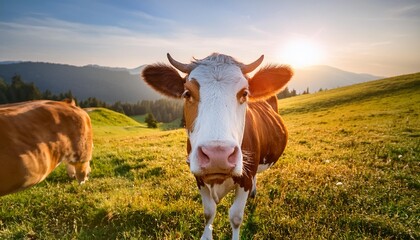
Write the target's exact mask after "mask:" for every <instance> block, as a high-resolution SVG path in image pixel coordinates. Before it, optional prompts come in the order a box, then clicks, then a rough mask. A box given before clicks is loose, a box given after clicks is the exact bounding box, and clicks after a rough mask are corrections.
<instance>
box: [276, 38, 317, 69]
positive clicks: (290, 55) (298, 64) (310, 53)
mask: <svg viewBox="0 0 420 240" xmlns="http://www.w3.org/2000/svg"><path fill="white" fill-rule="evenodd" d="M278 58H279V59H280V60H281V61H282V62H283V63H285V64H289V65H291V66H292V67H295V68H302V67H307V66H311V65H319V64H321V62H322V60H323V58H324V53H323V51H322V48H321V47H320V46H319V45H317V44H316V43H314V42H312V41H310V40H307V39H297V40H293V41H290V42H289V43H287V44H286V45H285V46H284V48H283V49H281V50H280V51H279V53H278Z"/></svg>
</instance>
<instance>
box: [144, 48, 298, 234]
mask: <svg viewBox="0 0 420 240" xmlns="http://www.w3.org/2000/svg"><path fill="white" fill-rule="evenodd" d="M263 58H264V56H261V57H260V58H259V59H258V60H256V61H255V62H253V63H251V64H247V65H245V64H243V63H241V62H238V61H236V60H235V59H233V58H232V57H230V56H226V55H223V54H218V53H214V54H212V55H210V56H208V57H206V58H204V59H202V60H196V61H193V62H191V63H190V64H184V63H180V62H177V61H176V60H174V59H173V58H172V57H171V56H170V55H169V54H168V60H169V62H170V63H171V64H172V65H173V66H174V67H175V68H177V69H178V70H179V71H181V72H184V73H186V74H187V76H185V78H183V77H181V76H180V75H179V74H178V72H177V71H176V70H175V69H173V68H172V67H170V66H167V65H164V64H155V65H149V66H147V67H146V68H145V69H144V70H143V78H144V80H145V81H146V82H147V83H148V84H149V85H150V86H152V87H153V88H154V89H156V90H157V91H159V92H160V93H162V94H165V95H167V96H169V97H173V98H184V118H185V125H186V129H187V133H188V139H187V151H188V158H187V163H188V164H189V167H190V171H191V173H193V174H194V176H195V178H196V181H197V185H198V187H199V190H200V194H201V200H202V203H203V206H204V217H205V220H206V221H205V225H206V226H205V227H204V233H203V235H202V236H201V239H212V231H213V227H212V223H213V221H214V218H215V215H216V205H217V204H218V203H219V201H220V200H221V199H222V198H223V197H224V196H225V195H226V194H227V193H228V192H229V191H231V190H235V197H234V200H233V204H232V206H231V208H230V209H229V219H230V224H231V227H232V239H239V229H240V225H241V223H242V220H243V214H244V210H245V205H246V201H247V199H248V197H249V196H254V195H255V193H256V174H257V172H261V171H263V170H265V169H267V168H269V167H270V166H272V165H273V164H274V163H275V162H276V161H277V160H278V159H279V157H280V155H281V154H282V153H283V151H284V149H285V147H286V143H287V130H286V127H285V125H284V123H283V120H282V119H281V117H280V116H279V114H278V113H277V111H278V109H277V99H276V97H275V94H277V93H278V92H279V91H281V89H282V88H284V87H285V86H286V84H287V82H288V81H289V80H290V78H291V77H292V75H293V71H292V70H291V69H290V68H289V67H287V66H282V65H268V66H266V67H264V68H261V69H260V70H259V71H258V72H257V73H255V74H254V76H253V77H248V76H247V75H246V74H247V73H249V72H252V71H253V70H255V69H256V68H257V67H258V66H259V65H260V64H261V62H262V60H263Z"/></svg>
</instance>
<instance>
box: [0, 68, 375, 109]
mask: <svg viewBox="0 0 420 240" xmlns="http://www.w3.org/2000/svg"><path fill="white" fill-rule="evenodd" d="M144 66H145V65H142V66H139V67H137V68H134V69H128V68H111V67H104V66H98V65H87V66H82V67H79V66H72V65H65V64H56V63H43V62H12V61H8V62H0V78H3V79H4V80H5V81H6V82H10V81H11V79H12V77H13V76H14V75H16V74H17V75H20V76H21V78H22V80H23V81H25V82H33V83H34V84H35V85H36V86H37V87H38V88H39V89H40V90H41V91H45V90H47V89H48V90H50V91H51V92H52V93H55V94H58V93H63V92H67V91H69V90H71V91H72V93H73V95H74V96H75V97H77V98H78V99H79V100H84V99H87V98H88V97H96V98H97V99H100V100H102V101H105V102H108V103H113V102H116V101H122V102H131V103H135V102H137V101H141V100H157V99H159V98H162V96H161V95H159V94H158V93H156V92H155V91H154V90H152V89H151V88H150V87H149V86H147V85H146V84H145V83H144V81H142V80H141V79H140V73H141V71H142V69H143V68H144ZM380 78H382V77H380V76H373V75H369V74H357V73H352V72H347V71H343V70H340V69H337V68H333V67H329V66H312V67H308V68H303V69H297V70H295V75H294V77H293V78H292V80H291V82H290V83H289V86H288V87H289V90H292V89H295V90H296V91H297V92H298V93H301V92H303V91H305V90H307V89H308V88H309V91H310V92H314V91H318V90H319V89H321V88H322V89H331V88H336V87H341V86H347V85H352V84H355V83H360V82H366V81H370V80H375V79H380Z"/></svg>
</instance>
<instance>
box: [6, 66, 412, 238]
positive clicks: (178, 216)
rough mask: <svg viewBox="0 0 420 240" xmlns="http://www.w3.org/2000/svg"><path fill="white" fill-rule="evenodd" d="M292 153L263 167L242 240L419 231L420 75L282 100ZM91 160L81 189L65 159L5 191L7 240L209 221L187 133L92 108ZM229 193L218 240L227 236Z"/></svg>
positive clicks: (180, 230) (185, 229)
mask: <svg viewBox="0 0 420 240" xmlns="http://www.w3.org/2000/svg"><path fill="white" fill-rule="evenodd" d="M279 103H280V113H281V114H282V116H283V118H284V120H285V122H286V125H287V126H288V129H289V134H290V141H289V143H288V146H287V148H286V151H285V154H284V155H283V156H282V157H281V159H280V160H279V162H278V163H277V164H276V165H274V166H273V167H272V168H271V169H270V170H268V171H266V172H264V173H262V174H260V175H258V195H257V197H256V198H255V199H252V200H250V201H249V202H248V205H247V208H246V211H245V216H244V223H243V225H242V232H241V233H242V239H419V238H420V205H419V203H420V116H419V115H420V73H418V74H412V75H405V76H400V77H395V78H389V79H384V80H379V81H373V82H368V83H363V84H358V85H354V86H351V87H345V88H339V89H334V90H330V91H324V92H320V93H316V94H311V95H303V96H299V97H293V98H289V99H285V100H281V101H280V102H279ZM90 115H91V117H92V122H93V124H94V134H95V138H94V144H95V149H94V157H93V162H92V173H91V176H90V179H89V181H88V182H87V183H86V184H85V185H82V186H78V184H77V183H76V182H75V181H70V180H69V179H68V178H67V176H66V173H65V169H64V168H63V166H60V167H59V168H58V169H57V170H56V171H55V172H54V173H53V174H52V175H50V176H49V177H48V178H47V179H46V181H44V182H42V183H41V184H39V185H37V186H35V187H33V188H31V189H29V190H26V191H23V192H20V193H16V194H12V195H8V196H4V197H2V198H0V239H197V238H199V237H200V235H201V233H202V230H203V227H204V226H203V225H204V217H203V210H202V206H201V200H200V195H199V193H198V191H197V187H196V184H195V181H194V178H193V176H192V175H191V174H190V173H189V169H188V166H187V165H186V163H185V160H186V150H185V147H186V146H185V145H186V143H185V140H186V134H185V131H184V130H182V129H179V130H172V131H162V130H160V129H155V130H152V129H148V128H146V125H145V124H142V123H139V122H136V121H133V120H132V119H130V118H127V117H125V116H123V115H119V114H116V113H114V112H111V111H108V110H105V109H97V110H93V111H91V112H90ZM231 202H232V195H228V196H227V197H226V198H225V199H223V200H222V202H221V204H220V205H219V206H218V213H217V215H216V220H215V224H214V238H215V239H229V238H230V226H229V220H228V214H227V213H228V208H229V206H230V204H231Z"/></svg>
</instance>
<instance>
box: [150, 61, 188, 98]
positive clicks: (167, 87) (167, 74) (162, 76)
mask: <svg viewBox="0 0 420 240" xmlns="http://www.w3.org/2000/svg"><path fill="white" fill-rule="evenodd" d="M142 77H143V79H144V81H145V82H146V83H147V84H149V86H151V87H152V88H153V89H155V90H156V91H158V92H159V93H161V94H163V95H165V96H168V97H172V98H181V96H182V93H183V92H184V82H185V80H184V79H183V78H182V77H181V76H180V75H179V73H178V72H177V71H176V70H175V69H174V68H173V67H171V66H168V65H166V64H154V65H148V66H146V67H145V68H144V70H143V72H142Z"/></svg>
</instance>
